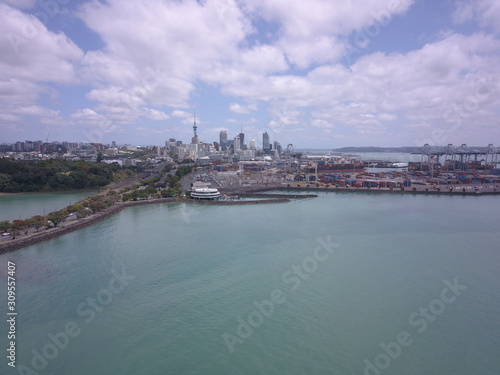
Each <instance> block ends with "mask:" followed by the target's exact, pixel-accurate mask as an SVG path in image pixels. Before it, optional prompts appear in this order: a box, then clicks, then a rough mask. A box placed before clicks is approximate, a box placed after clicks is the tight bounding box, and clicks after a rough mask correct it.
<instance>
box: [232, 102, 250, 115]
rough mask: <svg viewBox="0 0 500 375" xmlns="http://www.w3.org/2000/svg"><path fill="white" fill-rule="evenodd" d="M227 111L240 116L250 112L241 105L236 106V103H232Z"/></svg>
mask: <svg viewBox="0 0 500 375" xmlns="http://www.w3.org/2000/svg"><path fill="white" fill-rule="evenodd" d="M228 109H229V111H230V112H233V113H240V114H245V113H250V110H249V109H248V107H246V106H243V105H241V104H238V103H232V104H231V105H230V106H229V108H228Z"/></svg>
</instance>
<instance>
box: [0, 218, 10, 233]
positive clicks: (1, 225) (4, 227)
mask: <svg viewBox="0 0 500 375" xmlns="http://www.w3.org/2000/svg"><path fill="white" fill-rule="evenodd" d="M11 226H12V224H11V223H10V221H9V220H4V221H0V232H2V233H4V232H8V231H9V230H10V228H11Z"/></svg>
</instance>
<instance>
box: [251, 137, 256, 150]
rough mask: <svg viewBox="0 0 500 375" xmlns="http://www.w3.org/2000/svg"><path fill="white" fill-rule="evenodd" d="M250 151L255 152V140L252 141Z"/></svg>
mask: <svg viewBox="0 0 500 375" xmlns="http://www.w3.org/2000/svg"><path fill="white" fill-rule="evenodd" d="M250 150H255V139H252V140H251V141H250Z"/></svg>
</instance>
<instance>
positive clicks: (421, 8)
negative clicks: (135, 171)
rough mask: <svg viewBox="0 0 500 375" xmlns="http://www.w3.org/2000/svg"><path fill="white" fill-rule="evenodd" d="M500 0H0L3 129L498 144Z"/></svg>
mask: <svg viewBox="0 0 500 375" xmlns="http://www.w3.org/2000/svg"><path fill="white" fill-rule="evenodd" d="M499 19H500V2H499V1H497V0H439V1H437V0H307V1H303V0H197V1H196V0H147V1H131V0H128V1H126V0H106V1H104V0H101V1H98V0H91V1H82V0H39V1H36V0H0V143H3V142H6V143H11V142H15V141H24V140H43V141H45V140H48V141H49V142H50V141H63V140H66V141H74V142H102V143H105V144H109V143H111V142H112V141H116V142H117V143H118V144H134V145H163V144H164V142H165V140H167V139H169V138H172V137H173V138H176V139H177V140H182V141H184V142H186V143H189V142H190V139H191V137H192V135H193V129H192V126H193V121H194V113H196V122H197V125H198V135H199V138H200V140H201V141H203V142H213V141H218V139H219V132H220V131H221V130H227V132H228V137H229V138H232V137H235V136H236V135H237V133H239V132H240V131H243V132H244V133H245V141H246V142H247V143H248V141H249V140H251V139H255V140H256V144H257V145H259V146H261V143H262V133H264V132H267V133H268V134H269V136H270V138H271V142H274V141H279V142H280V143H281V144H282V145H283V147H286V146H287V145H288V144H293V145H294V147H295V148H323V149H330V148H338V147H343V146H382V147H383V146H387V147H397V146H422V145H423V144H425V143H428V144H430V145H447V144H449V143H452V144H454V145H456V146H459V145H461V144H462V143H466V144H467V145H469V146H486V145H488V144H490V143H493V144H494V145H495V146H500V127H499V126H498V119H499V112H500V23H499V22H498V20H499Z"/></svg>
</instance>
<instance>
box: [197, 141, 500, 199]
mask: <svg viewBox="0 0 500 375" xmlns="http://www.w3.org/2000/svg"><path fill="white" fill-rule="evenodd" d="M498 154H499V151H498V149H496V148H494V147H493V146H492V145H489V146H488V147H487V148H483V149H482V150H470V149H468V148H466V146H465V145H462V146H461V147H460V148H454V147H453V146H452V145H448V147H446V148H444V147H441V148H439V147H430V146H428V145H425V146H424V147H423V148H422V149H421V152H419V153H415V154H414V155H411V159H412V160H413V161H411V160H406V161H404V160H400V161H387V160H375V159H366V160H364V159H363V158H362V157H361V156H359V155H355V154H335V153H329V154H301V153H299V152H293V153H289V154H288V155H287V154H285V155H284V157H283V158H282V159H280V160H270V159H269V160H253V161H240V162H238V163H226V164H222V163H214V164H210V165H203V166H198V168H197V173H195V174H193V176H192V180H191V183H198V184H205V185H206V186H211V187H214V188H218V189H219V190H220V191H221V192H228V193H231V192H234V193H235V194H236V192H238V191H240V192H242V191H249V190H266V189H311V190H313V189H320V190H327V191H332V190H333V191H371V192H375V191H379V192H398V193H400V192H404V193H436V194H440V193H448V194H450V193H451V194H483V193H487V194H495V193H498V192H500V169H499V168H498ZM408 159H410V158H408Z"/></svg>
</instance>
